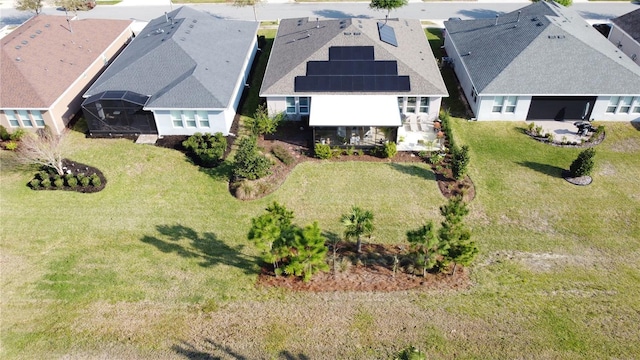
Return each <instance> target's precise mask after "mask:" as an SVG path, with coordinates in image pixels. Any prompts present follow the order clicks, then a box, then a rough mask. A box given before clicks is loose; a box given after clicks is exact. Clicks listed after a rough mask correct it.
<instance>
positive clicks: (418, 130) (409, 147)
mask: <svg viewBox="0 0 640 360" xmlns="http://www.w3.org/2000/svg"><path fill="white" fill-rule="evenodd" d="M439 132H440V122H438V121H436V122H434V121H428V120H427V119H426V116H423V115H416V114H408V115H404V116H403V121H402V126H401V127H400V128H398V151H437V150H440V149H442V143H443V139H440V138H438V133H439Z"/></svg>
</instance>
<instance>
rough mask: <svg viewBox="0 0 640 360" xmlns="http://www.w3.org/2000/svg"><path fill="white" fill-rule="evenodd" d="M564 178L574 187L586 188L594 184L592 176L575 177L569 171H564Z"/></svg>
mask: <svg viewBox="0 0 640 360" xmlns="http://www.w3.org/2000/svg"><path fill="white" fill-rule="evenodd" d="M562 177H563V178H564V179H565V180H567V182H569V183H571V184H573V185H580V186H586V185H589V184H591V183H592V182H593V179H592V178H591V176H579V177H573V176H571V172H570V171H569V170H562Z"/></svg>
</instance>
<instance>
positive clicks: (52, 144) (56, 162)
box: [17, 127, 68, 175]
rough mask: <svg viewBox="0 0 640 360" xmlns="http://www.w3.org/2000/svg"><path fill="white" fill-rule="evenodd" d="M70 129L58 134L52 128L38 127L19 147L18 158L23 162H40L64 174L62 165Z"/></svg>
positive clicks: (21, 141)
mask: <svg viewBox="0 0 640 360" xmlns="http://www.w3.org/2000/svg"><path fill="white" fill-rule="evenodd" d="M67 136H68V130H66V129H65V130H63V131H62V133H60V135H56V134H54V133H53V131H51V128H49V127H45V128H44V129H38V131H36V132H35V133H27V134H26V135H25V136H24V137H23V138H22V139H21V140H20V144H19V145H18V149H17V155H18V157H17V159H18V161H19V162H20V163H23V164H39V165H43V166H46V167H48V168H50V169H52V170H55V172H56V173H57V174H58V175H64V169H63V165H62V160H63V158H64V157H63V154H64V152H65V150H66V142H67Z"/></svg>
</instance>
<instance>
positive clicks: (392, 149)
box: [382, 141, 398, 159]
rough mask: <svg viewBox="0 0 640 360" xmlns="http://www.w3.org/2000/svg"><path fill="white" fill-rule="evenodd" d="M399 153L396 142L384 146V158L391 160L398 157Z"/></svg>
mask: <svg viewBox="0 0 640 360" xmlns="http://www.w3.org/2000/svg"><path fill="white" fill-rule="evenodd" d="M397 153H398V148H397V146H396V143H395V142H393V141H389V142H387V143H385V144H384V148H383V149H382V156H384V157H385V158H387V159H390V158H392V157H394V156H396V154H397Z"/></svg>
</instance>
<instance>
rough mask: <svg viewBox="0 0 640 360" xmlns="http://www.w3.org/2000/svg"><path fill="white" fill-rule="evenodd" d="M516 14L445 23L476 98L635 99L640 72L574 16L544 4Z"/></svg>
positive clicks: (594, 31) (566, 11)
mask: <svg viewBox="0 0 640 360" xmlns="http://www.w3.org/2000/svg"><path fill="white" fill-rule="evenodd" d="M519 11H520V14H518V11H514V12H511V13H508V14H505V15H502V16H500V17H499V18H498V25H495V23H496V20H495V19H480V20H462V21H460V20H458V21H445V27H446V30H447V35H446V36H449V38H450V40H452V42H453V44H454V45H455V46H456V49H457V50H458V52H459V53H460V55H461V60H462V62H463V63H464V66H465V67H466V69H467V71H468V72H469V75H470V77H471V79H472V82H473V84H474V86H475V88H476V91H477V92H478V93H479V94H483V95H491V94H516V95H618V94H619V95H623V94H629V95H631V94H640V67H638V66H637V65H636V64H634V63H633V61H631V60H630V59H629V58H628V57H627V56H625V55H624V54H623V53H622V52H620V51H619V50H618V49H617V48H616V47H615V46H613V44H611V43H610V42H609V41H608V40H607V39H606V38H605V37H604V36H602V35H601V34H600V33H599V32H598V31H597V30H595V29H594V28H593V27H592V26H590V25H589V24H587V23H586V22H585V21H584V20H583V19H582V18H581V17H580V16H579V15H578V14H576V13H575V12H574V11H572V10H570V9H567V8H564V7H562V6H560V5H557V4H556V3H548V2H545V1H540V2H537V3H534V4H531V5H528V6H526V7H524V8H522V9H520V10H519ZM518 17H519V21H518Z"/></svg>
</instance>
